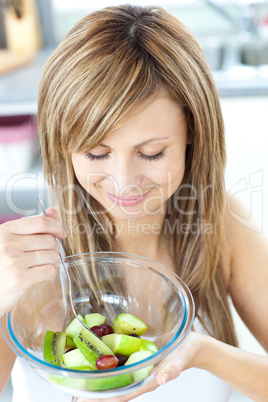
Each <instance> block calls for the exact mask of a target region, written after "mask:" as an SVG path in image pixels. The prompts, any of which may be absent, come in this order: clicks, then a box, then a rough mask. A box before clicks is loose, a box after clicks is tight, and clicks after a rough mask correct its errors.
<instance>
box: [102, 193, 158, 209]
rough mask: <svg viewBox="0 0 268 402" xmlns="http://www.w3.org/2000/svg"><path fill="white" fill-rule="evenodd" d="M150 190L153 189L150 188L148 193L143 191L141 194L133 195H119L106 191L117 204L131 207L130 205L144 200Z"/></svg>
mask: <svg viewBox="0 0 268 402" xmlns="http://www.w3.org/2000/svg"><path fill="white" fill-rule="evenodd" d="M150 191H151V190H149V191H147V192H146V193H143V194H141V195H140V194H139V195H132V196H131V197H119V196H117V195H114V194H111V193H108V191H106V194H107V195H108V197H109V198H110V200H112V201H113V202H115V203H116V204H117V205H122V206H124V207H130V206H133V205H137V204H139V203H140V202H141V201H142V200H144V198H145V197H146V196H147V195H148V194H149V192H150Z"/></svg>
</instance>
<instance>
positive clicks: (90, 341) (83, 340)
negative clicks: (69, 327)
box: [73, 328, 114, 364]
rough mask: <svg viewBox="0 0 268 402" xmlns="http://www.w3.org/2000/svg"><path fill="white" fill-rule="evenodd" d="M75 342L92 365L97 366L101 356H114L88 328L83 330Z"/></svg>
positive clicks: (75, 338)
mask: <svg viewBox="0 0 268 402" xmlns="http://www.w3.org/2000/svg"><path fill="white" fill-rule="evenodd" d="M73 341H74V343H75V344H76V346H77V347H78V348H79V349H80V351H81V352H82V354H83V355H84V356H85V358H86V359H87V360H88V361H89V362H90V363H91V364H95V362H96V360H97V358H98V357H100V356H103V355H113V354H114V353H113V352H112V351H111V349H110V348H109V347H108V346H106V345H105V343H104V342H102V341H101V340H100V339H99V338H98V337H97V336H96V335H94V334H93V333H92V332H89V331H88V330H87V329H86V328H84V329H82V331H80V332H79V334H77V335H76V336H75V337H74V339H73Z"/></svg>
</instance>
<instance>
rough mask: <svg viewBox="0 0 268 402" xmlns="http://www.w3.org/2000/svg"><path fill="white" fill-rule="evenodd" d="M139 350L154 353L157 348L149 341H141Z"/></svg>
mask: <svg viewBox="0 0 268 402" xmlns="http://www.w3.org/2000/svg"><path fill="white" fill-rule="evenodd" d="M140 350H150V351H151V352H153V353H155V352H157V351H158V347H157V346H156V344H155V343H154V342H152V341H149V339H141V347H140Z"/></svg>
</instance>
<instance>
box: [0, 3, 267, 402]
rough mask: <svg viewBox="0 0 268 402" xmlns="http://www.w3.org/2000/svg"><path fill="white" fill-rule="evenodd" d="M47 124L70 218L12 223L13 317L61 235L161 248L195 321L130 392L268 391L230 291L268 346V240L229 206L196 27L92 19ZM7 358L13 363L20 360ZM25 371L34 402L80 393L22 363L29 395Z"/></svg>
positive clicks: (53, 73) (76, 249)
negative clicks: (246, 347) (240, 343)
mask: <svg viewBox="0 0 268 402" xmlns="http://www.w3.org/2000/svg"><path fill="white" fill-rule="evenodd" d="M38 126H39V134H40V141H41V148H42V155H43V161H44V169H45V174H46V177H47V179H48V182H49V184H50V185H51V187H52V190H53V192H54V194H55V195H56V201H57V210H58V217H57V213H56V211H55V210H53V209H50V210H48V214H49V217H48V218H44V217H35V218H27V222H28V225H26V224H25V222H26V221H25V220H23V221H24V222H22V221H15V222H8V223H7V224H5V225H3V226H2V228H1V231H0V237H1V247H2V250H3V252H2V253H1V269H2V271H3V273H5V275H7V274H8V279H9V281H7V283H4V284H1V287H2V290H1V294H3V295H10V294H11V293H12V294H13V295H14V294H15V296H12V297H11V296H9V297H7V296H6V297H5V298H4V299H5V300H6V305H5V306H4V307H3V308H2V314H3V313H5V312H7V311H8V310H9V309H10V308H11V307H12V306H13V305H14V304H15V302H16V301H17V300H19V297H20V295H21V294H22V293H23V292H24V291H25V290H26V289H27V288H28V287H29V286H31V285H32V284H33V283H36V282H38V281H42V280H44V279H53V277H54V275H55V271H56V269H57V247H56V244H55V240H54V236H56V237H59V238H61V239H63V246H64V251H65V253H66V255H71V254H77V253H83V252H88V251H101V250H104V251H108V250H113V251H122V252H128V253H134V254H138V255H142V256H145V257H149V258H151V259H153V260H156V261H158V262H160V263H163V264H164V265H166V266H168V267H169V268H170V269H172V270H174V271H175V272H176V273H177V274H178V275H180V277H181V278H182V279H183V280H184V281H185V282H186V283H187V285H188V286H189V288H190V290H191V292H192V294H193V297H194V300H195V305H196V319H195V322H194V329H195V331H192V332H191V333H190V334H189V336H187V338H186V339H185V341H184V342H183V343H182V344H181V346H180V347H179V348H178V349H177V350H176V351H175V352H174V353H173V358H172V361H171V362H170V363H169V365H168V366H166V367H165V369H164V371H163V372H161V373H160V374H159V375H158V376H157V378H156V380H154V381H152V382H151V383H149V384H148V385H146V386H145V387H143V388H142V389H141V391H139V392H136V393H135V392H134V393H130V394H128V395H127V396H124V397H120V398H116V400H117V401H120V402H123V401H128V400H131V399H133V398H136V397H137V402H138V401H154V402H155V401H163V400H164V399H165V398H167V399H168V400H169V401H178V400H182V401H196V400H198V401H202V400H204V401H206V402H208V401H213V402H220V401H226V400H228V398H229V396H230V392H231V388H230V386H232V387H234V388H236V389H238V390H240V391H241V392H242V393H244V394H245V395H247V396H249V397H250V398H252V399H253V400H256V401H264V400H267V398H268V384H267V376H268V360H267V358H266V357H264V356H257V355H254V354H251V353H247V352H244V351H242V350H239V349H238V348H237V347H236V346H237V340H236V336H235V331H234V327H233V323H232V318H231V314H230V310H229V304H228V300H227V297H228V295H230V296H231V298H232V301H233V303H234V305H235V307H236V309H237V311H238V313H239V314H240V315H241V317H242V319H243V320H244V322H245V323H246V325H247V326H248V328H249V329H250V330H251V331H252V333H253V334H254V335H255V337H256V339H257V340H258V341H259V342H260V343H261V344H262V345H263V347H265V348H266V349H267V350H268V337H267V332H268V331H267V330H268V327H267V325H268V324H267V319H266V317H267V312H268V296H267V292H266V283H267V280H268V269H267V263H268V251H267V250H268V248H267V244H266V242H265V241H264V240H263V239H262V238H261V236H260V235H258V234H256V233H255V232H252V231H250V230H249V229H247V228H245V227H242V225H241V224H239V223H238V222H236V221H235V219H233V218H232V216H231V214H230V212H229V211H228V208H227V203H226V194H225V186H224V167H225V146H224V127H223V120H222V115H221V110H220V104H219V98H218V95H217V91H216V88H215V85H214V82H213V79H212V77H211V73H210V71H209V68H208V65H207V63H206V60H205V59H204V56H203V54H202V52H201V50H200V48H199V46H198V44H197V43H196V41H195V39H194V38H193V36H192V35H191V33H190V32H188V30H187V29H186V28H185V27H184V26H183V25H182V24H181V23H180V22H179V21H178V20H177V19H176V18H174V17H173V16H172V15H170V14H168V13H167V12H165V11H164V10H163V9H160V8H141V7H131V6H120V7H109V8H106V9H104V10H102V11H98V12H95V13H92V14H90V15H89V16H87V17H85V18H84V19H83V20H82V21H80V22H79V23H77V24H76V25H75V26H74V28H73V29H72V30H71V31H70V32H69V33H68V34H67V36H66V37H65V38H64V39H63V41H62V43H61V44H60V45H59V47H58V48H57V49H56V50H55V52H54V53H53V54H52V56H51V57H50V59H49V61H48V63H47V65H46V67H45V70H44V73H43V76H42V80H41V85H40V92H39V105H38ZM233 207H236V205H235V206H233ZM237 207H238V208H240V206H237ZM56 219H58V221H60V222H61V224H62V226H61V225H60V224H59V223H58V222H57V221H56ZM63 228H65V229H66V230H67V237H65V233H64V230H63ZM256 250H258V253H256ZM256 254H257V255H256ZM6 273H7V274H6ZM21 278H22V280H21ZM256 290H257V294H258V297H256ZM16 292H18V294H17V293H16ZM256 311H258V314H256ZM3 348H4V346H3ZM4 351H5V353H8V352H7V351H6V348H4ZM3 353H4V352H3ZM7 360H8V361H9V362H10V365H9V366H10V368H11V366H12V363H13V360H14V358H12V357H8V358H7ZM186 369H190V370H186ZM200 369H202V370H200ZM181 372H182V374H181V376H179V375H180V373H181ZM5 376H6V378H7V377H8V376H9V373H8V374H5ZM178 376H179V377H178ZM177 377H178V378H177ZM18 378H23V381H21V384H20V387H18V389H19V390H20V391H19V392H20V398H22V388H23V387H24V391H23V392H24V394H25V395H28V399H25V400H28V401H36V400H38V401H42V397H43V398H45V399H44V401H47V400H48V399H49V398H50V399H53V398H54V399H55V400H57V401H64V400H70V398H69V397H68V396H67V395H65V394H63V393H58V394H57V395H56V396H55V394H52V393H53V392H56V391H54V390H53V391H52V390H51V388H50V387H49V386H47V385H46V384H43V383H42V381H41V382H40V384H39V382H38V381H39V380H37V378H36V377H35V376H34V374H33V373H31V372H30V371H29V372H27V369H26V367H25V366H24V364H23V363H21V362H16V364H15V368H14V375H13V381H14V388H15V401H17V400H19V399H16V392H17V391H16V389H17V387H16V382H17V383H19V380H18ZM172 379H174V381H171V382H169V381H170V380H172ZM166 382H169V383H168V384H166V385H164V384H165V383H166ZM192 384H196V387H193V386H192ZM159 385H164V386H163V387H159ZM40 387H43V389H44V390H43V392H40V389H41V388H40ZM155 388H156V389H155ZM154 389H155V391H154V392H152V393H147V392H148V391H151V390H154ZM140 393H141V394H143V395H140V396H139V394H140ZM35 398H37V399H35ZM40 398H41V399H40ZM68 398H69V399H68ZM202 398H203V399H202ZM79 401H82V400H81V399H80V400H79Z"/></svg>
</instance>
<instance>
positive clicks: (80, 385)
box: [50, 374, 86, 389]
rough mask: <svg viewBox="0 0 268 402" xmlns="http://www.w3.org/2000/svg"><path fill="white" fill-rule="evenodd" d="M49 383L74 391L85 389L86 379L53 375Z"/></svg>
mask: <svg viewBox="0 0 268 402" xmlns="http://www.w3.org/2000/svg"><path fill="white" fill-rule="evenodd" d="M50 381H52V382H54V383H56V384H58V385H62V386H64V387H68V388H75V389H85V388H86V379H84V378H71V377H63V376H61V375H57V374H54V375H52V376H51V377H50Z"/></svg>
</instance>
